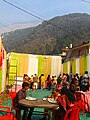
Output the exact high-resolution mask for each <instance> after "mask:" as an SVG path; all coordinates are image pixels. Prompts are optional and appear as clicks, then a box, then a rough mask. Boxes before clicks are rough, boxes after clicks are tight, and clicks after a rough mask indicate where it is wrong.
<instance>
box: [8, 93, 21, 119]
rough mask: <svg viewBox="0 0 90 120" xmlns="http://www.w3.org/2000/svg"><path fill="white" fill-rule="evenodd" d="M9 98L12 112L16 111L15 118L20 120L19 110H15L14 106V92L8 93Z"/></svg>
mask: <svg viewBox="0 0 90 120" xmlns="http://www.w3.org/2000/svg"><path fill="white" fill-rule="evenodd" d="M9 96H10V98H11V103H12V110H15V111H16V118H17V120H20V115H21V109H19V108H17V107H16V106H15V97H16V92H13V91H12V92H10V93H9Z"/></svg>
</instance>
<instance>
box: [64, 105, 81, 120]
mask: <svg viewBox="0 0 90 120" xmlns="http://www.w3.org/2000/svg"><path fill="white" fill-rule="evenodd" d="M79 113H80V108H79V107H78V106H73V107H71V108H69V109H68V110H67V111H66V114H65V117H64V120H80V116H79Z"/></svg>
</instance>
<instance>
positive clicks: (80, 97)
mask: <svg viewBox="0 0 90 120" xmlns="http://www.w3.org/2000/svg"><path fill="white" fill-rule="evenodd" d="M75 97H76V100H77V102H76V104H77V105H78V106H79V107H80V109H81V110H82V114H84V111H85V95H84V94H83V93H81V92H75Z"/></svg>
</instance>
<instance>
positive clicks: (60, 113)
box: [55, 87, 76, 120]
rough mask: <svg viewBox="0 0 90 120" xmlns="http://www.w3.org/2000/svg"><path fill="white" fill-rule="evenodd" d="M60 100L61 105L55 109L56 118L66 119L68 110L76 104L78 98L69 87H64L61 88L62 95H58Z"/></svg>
mask: <svg viewBox="0 0 90 120" xmlns="http://www.w3.org/2000/svg"><path fill="white" fill-rule="evenodd" d="M58 101H59V105H60V107H59V109H58V110H56V111H55V120H64V116H65V114H66V110H67V109H69V108H70V107H72V106H73V105H74V103H75V102H76V99H75V97H74V95H73V93H72V92H71V91H70V90H69V89H68V88H67V87H63V88H62V90H61V96H59V97H58Z"/></svg>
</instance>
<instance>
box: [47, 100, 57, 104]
mask: <svg viewBox="0 0 90 120" xmlns="http://www.w3.org/2000/svg"><path fill="white" fill-rule="evenodd" d="M48 102H50V103H54V104H55V103H57V101H56V100H48Z"/></svg>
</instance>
